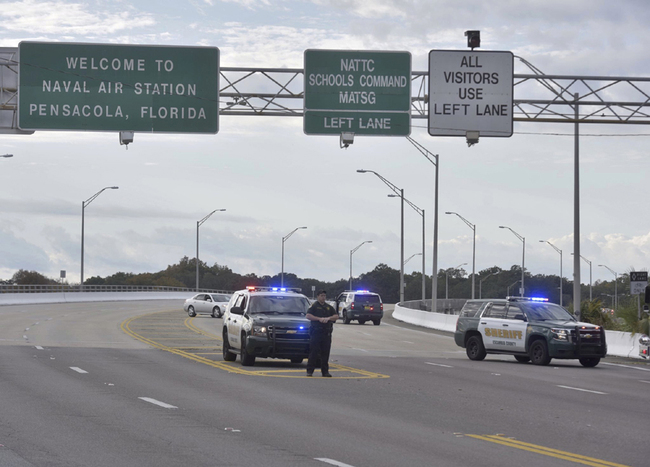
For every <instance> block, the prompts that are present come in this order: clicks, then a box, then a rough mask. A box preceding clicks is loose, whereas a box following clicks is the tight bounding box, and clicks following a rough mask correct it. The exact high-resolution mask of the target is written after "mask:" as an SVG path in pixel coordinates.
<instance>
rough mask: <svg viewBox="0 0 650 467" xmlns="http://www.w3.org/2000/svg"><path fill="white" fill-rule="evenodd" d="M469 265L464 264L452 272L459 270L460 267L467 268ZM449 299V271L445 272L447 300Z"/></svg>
mask: <svg viewBox="0 0 650 467" xmlns="http://www.w3.org/2000/svg"><path fill="white" fill-rule="evenodd" d="M466 264H467V263H462V264H459V265H458V266H456V267H455V268H453V269H452V271H456V270H458V268H459V267H461V266H465V265H466ZM448 299H449V271H445V300H448Z"/></svg>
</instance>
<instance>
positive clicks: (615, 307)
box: [598, 264, 618, 312]
mask: <svg viewBox="0 0 650 467" xmlns="http://www.w3.org/2000/svg"><path fill="white" fill-rule="evenodd" d="M598 266H600V267H603V268H605V269H607V270H608V271H609V272H611V273H612V274H614V311H615V312H618V273H617V272H616V271H613V270H612V269H610V268H608V267H607V266H605V265H604V264H599V265H598Z"/></svg>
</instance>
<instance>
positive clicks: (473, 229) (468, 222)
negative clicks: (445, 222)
mask: <svg viewBox="0 0 650 467" xmlns="http://www.w3.org/2000/svg"><path fill="white" fill-rule="evenodd" d="M445 214H455V215H457V216H458V217H459V218H460V220H462V221H463V222H464V223H465V224H467V226H468V227H469V228H470V229H472V232H473V233H474V239H473V240H472V299H474V298H475V297H474V290H475V288H474V286H475V281H474V276H475V275H476V224H472V223H471V222H470V221H468V220H467V219H465V218H464V217H463V216H461V215H460V214H458V213H457V212H449V211H447V212H445Z"/></svg>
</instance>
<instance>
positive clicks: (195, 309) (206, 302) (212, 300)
mask: <svg viewBox="0 0 650 467" xmlns="http://www.w3.org/2000/svg"><path fill="white" fill-rule="evenodd" d="M229 301H230V295H228V294H222V293H199V294H196V295H195V296H193V297H192V298H188V299H187V300H185V304H184V305H183V310H185V311H186V312H187V314H188V315H190V317H194V316H196V315H197V314H199V313H201V314H208V315H210V316H212V317H213V318H221V317H222V316H223V313H224V311H226V305H228V302H229Z"/></svg>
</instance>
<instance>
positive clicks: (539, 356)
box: [530, 339, 551, 365]
mask: <svg viewBox="0 0 650 467" xmlns="http://www.w3.org/2000/svg"><path fill="white" fill-rule="evenodd" d="M530 361H531V362H533V365H548V364H549V363H550V362H551V357H549V356H548V345H547V344H546V341H545V340H542V339H538V340H536V341H535V342H533V344H532V345H531V346H530Z"/></svg>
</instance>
